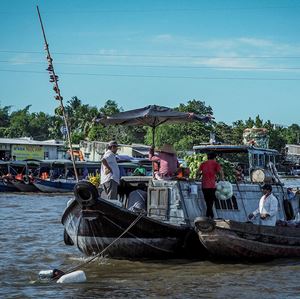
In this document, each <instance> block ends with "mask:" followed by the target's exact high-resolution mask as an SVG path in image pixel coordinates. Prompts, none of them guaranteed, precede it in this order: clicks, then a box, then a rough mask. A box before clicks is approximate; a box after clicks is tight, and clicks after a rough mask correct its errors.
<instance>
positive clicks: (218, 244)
mask: <svg viewBox="0 0 300 299" xmlns="http://www.w3.org/2000/svg"><path fill="white" fill-rule="evenodd" d="M195 226H196V230H197V232H198V236H199V239H200V242H201V243H202V244H203V245H204V247H205V248H206V249H207V251H208V252H209V254H210V255H211V256H212V257H216V258H223V259H235V260H249V261H251V260H257V261H266V260H270V259H275V258H292V257H300V227H299V224H297V225H294V226H282V225H280V226H278V225H276V226H264V225H257V224H253V223H252V222H237V221H233V220H223V219H216V220H212V219H209V218H206V217H200V218H198V219H196V220H195Z"/></svg>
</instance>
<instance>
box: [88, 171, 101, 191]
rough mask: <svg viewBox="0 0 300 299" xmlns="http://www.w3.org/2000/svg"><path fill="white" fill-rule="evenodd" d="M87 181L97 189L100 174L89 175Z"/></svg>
mask: <svg viewBox="0 0 300 299" xmlns="http://www.w3.org/2000/svg"><path fill="white" fill-rule="evenodd" d="M88 180H89V182H90V183H92V184H93V185H95V186H96V187H97V188H98V187H99V185H100V174H99V173H97V174H95V175H93V174H89V175H88Z"/></svg>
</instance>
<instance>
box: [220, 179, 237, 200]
mask: <svg viewBox="0 0 300 299" xmlns="http://www.w3.org/2000/svg"><path fill="white" fill-rule="evenodd" d="M232 195H233V190H232V185H231V183H230V182H227V181H220V182H218V184H217V190H216V197H217V199H219V200H226V199H228V198H231V197H232Z"/></svg>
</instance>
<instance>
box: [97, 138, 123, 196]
mask: <svg viewBox="0 0 300 299" xmlns="http://www.w3.org/2000/svg"><path fill="white" fill-rule="evenodd" d="M117 150H118V143H117V142H116V141H115V140H112V141H110V142H109V144H108V149H107V151H106V152H105V154H104V155H103V157H102V160H101V162H102V163H101V186H102V188H103V191H104V192H102V196H104V197H105V198H106V199H117V197H118V185H119V183H120V170H119V166H118V163H117V159H116V153H117Z"/></svg>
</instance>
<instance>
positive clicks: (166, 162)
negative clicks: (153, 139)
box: [149, 144, 179, 180]
mask: <svg viewBox="0 0 300 299" xmlns="http://www.w3.org/2000/svg"><path fill="white" fill-rule="evenodd" d="M156 151H157V154H154V147H151V148H150V151H149V160H150V161H152V162H156V163H159V168H158V170H154V177H155V178H156V179H158V180H162V179H165V180H167V179H171V178H172V177H174V176H175V174H176V171H177V168H178V167H179V163H178V160H177V155H176V151H175V149H174V147H173V146H172V145H171V144H164V145H163V146H162V147H161V148H159V149H157V150H156Z"/></svg>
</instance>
